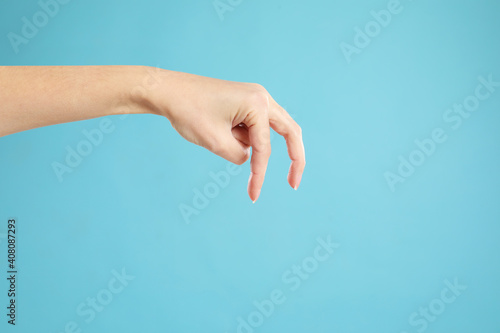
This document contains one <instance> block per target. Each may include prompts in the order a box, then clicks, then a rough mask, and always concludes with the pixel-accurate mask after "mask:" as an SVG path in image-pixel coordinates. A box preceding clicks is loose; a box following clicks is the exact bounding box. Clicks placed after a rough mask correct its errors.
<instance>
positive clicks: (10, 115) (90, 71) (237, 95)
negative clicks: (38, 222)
mask: <svg viewBox="0 0 500 333" xmlns="http://www.w3.org/2000/svg"><path fill="white" fill-rule="evenodd" d="M0 100H1V101H2V106H1V108H0V120H1V121H0V136H5V135H9V134H12V133H16V132H20V131H25V130H29V129H32V128H37V127H42V126H49V125H53V124H60V123H66V122H71V121H78V120H85V119H91V118H97V117H102V116H107V115H117V114H140V113H144V114H146V113H151V114H156V115H159V116H164V117H166V118H168V119H169V121H170V123H171V124H172V126H173V127H174V128H175V129H176V130H177V132H179V134H180V135H182V136H183V137H184V138H185V139H186V140H188V141H190V142H192V143H194V144H197V145H200V146H202V147H204V148H206V149H208V150H210V151H211V152H213V153H214V154H217V155H219V156H221V157H223V158H225V159H226V160H228V161H230V162H233V163H235V164H243V163H245V162H246V161H247V160H248V158H250V155H251V161H250V170H251V172H250V178H249V181H248V194H249V196H250V199H251V200H252V201H253V202H255V201H256V200H257V199H258V197H259V195H260V191H261V188H262V185H263V183H264V176H265V173H266V169H267V164H268V160H269V156H270V154H271V144H270V138H269V135H270V128H273V129H274V130H275V131H276V132H277V133H279V134H280V135H282V136H283V137H284V138H285V140H286V143H287V147H288V154H289V156H290V159H291V160H292V163H291V166H290V170H289V173H288V183H289V184H290V186H291V187H292V188H294V189H297V188H298V186H299V184H300V181H301V178H302V173H303V171H304V167H305V164H306V162H305V152H304V145H303V142H302V131H301V128H300V127H299V125H297V123H296V122H295V121H294V120H293V119H292V118H291V117H290V115H289V114H288V113H287V112H286V111H285V110H284V109H283V108H282V107H281V106H280V105H279V104H278V103H276V101H275V100H274V99H273V98H272V97H271V95H270V94H269V93H268V92H267V90H266V89H265V88H264V87H262V86H261V85H258V84H254V83H241V82H232V81H225V80H219V79H213V78H208V77H203V76H198V75H193V74H187V73H181V72H174V71H169V70H164V69H160V68H154V67H144V66H46V67H45V66H44V67H37V66H23V67H14V66H9V67H5V66H0ZM250 147H251V148H252V149H251V153H250Z"/></svg>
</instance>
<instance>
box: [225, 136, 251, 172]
mask: <svg viewBox="0 0 500 333" xmlns="http://www.w3.org/2000/svg"><path fill="white" fill-rule="evenodd" d="M240 132H242V131H238V130H237V131H234V130H233V131H231V130H229V131H227V130H226V131H223V132H221V133H224V134H223V135H222V138H221V142H222V143H223V144H222V145H223V147H221V148H222V149H220V150H219V151H218V152H217V155H219V156H220V157H222V158H224V159H226V160H228V161H229V162H231V163H234V164H238V165H241V164H243V163H245V162H246V161H247V160H248V159H249V158H250V146H249V145H247V144H246V143H245V137H244V134H243V135H242V134H241V133H240ZM221 133H219V135H221Z"/></svg>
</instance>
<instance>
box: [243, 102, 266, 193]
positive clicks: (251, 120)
mask: <svg viewBox="0 0 500 333" xmlns="http://www.w3.org/2000/svg"><path fill="white" fill-rule="evenodd" d="M244 123H245V125H246V126H247V128H248V137H249V140H250V146H252V157H251V160H250V178H249V179H248V195H249V196H250V199H251V200H252V202H254V203H255V201H257V199H258V198H259V195H260V191H261V189H262V185H263V184H264V177H265V175H266V170H267V163H268V161H269V156H270V155H271V140H270V131H269V118H268V111H267V110H265V111H264V112H250V113H249V115H248V116H247V118H246V119H245V122H244Z"/></svg>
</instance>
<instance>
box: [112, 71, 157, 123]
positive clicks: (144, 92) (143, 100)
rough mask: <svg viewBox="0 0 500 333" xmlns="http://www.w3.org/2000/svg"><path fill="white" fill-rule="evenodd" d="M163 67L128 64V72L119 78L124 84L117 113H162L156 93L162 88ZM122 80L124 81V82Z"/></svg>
mask: <svg viewBox="0 0 500 333" xmlns="http://www.w3.org/2000/svg"><path fill="white" fill-rule="evenodd" d="M162 71H163V70H162V69H161V68H155V67H148V66H127V70H126V71H125V72H126V74H125V76H124V77H120V79H119V80H124V81H123V82H126V84H124V85H122V89H121V90H122V92H121V98H119V100H120V103H119V105H118V106H117V109H116V112H115V113H117V114H125V113H127V114H147V113H151V114H160V110H159V109H158V104H156V102H155V98H154V95H155V94H156V90H159V89H160V84H159V83H160V82H161V78H160V76H161V73H162ZM123 82H122V83H123Z"/></svg>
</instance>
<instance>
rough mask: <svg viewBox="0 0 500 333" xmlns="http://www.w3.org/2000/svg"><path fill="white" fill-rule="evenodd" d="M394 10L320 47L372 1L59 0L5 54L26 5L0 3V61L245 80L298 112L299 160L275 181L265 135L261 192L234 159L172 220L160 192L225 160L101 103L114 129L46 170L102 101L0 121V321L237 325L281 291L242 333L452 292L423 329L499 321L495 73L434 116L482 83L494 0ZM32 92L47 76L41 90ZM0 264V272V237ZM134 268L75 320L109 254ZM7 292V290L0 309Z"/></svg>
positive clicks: (28, 328)
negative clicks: (226, 178)
mask: <svg viewBox="0 0 500 333" xmlns="http://www.w3.org/2000/svg"><path fill="white" fill-rule="evenodd" d="M401 4H402V6H403V7H404V10H403V11H402V12H401V13H400V14H397V15H395V16H394V17H393V18H392V21H391V23H390V24H389V25H388V26H387V27H385V28H383V29H382V31H381V33H380V34H378V35H377V36H376V37H374V38H373V40H372V41H371V43H370V45H368V47H366V48H365V49H363V50H362V51H361V53H360V54H355V55H353V57H352V62H351V63H350V64H348V63H347V61H346V59H345V58H344V55H343V54H342V51H341V49H340V46H339V45H340V43H342V42H346V43H351V44H352V43H353V38H354V34H355V33H354V28H355V27H356V26H359V27H364V25H365V24H366V23H367V22H369V21H370V20H372V18H371V16H370V11H371V10H377V11H378V10H381V9H384V8H386V7H387V1H380V0H377V1H368V0H366V1H326V0H323V1H314V2H307V1H298V0H286V1H285V0H281V1H279V0H268V1H263V0H251V1H250V0H244V1H243V2H242V3H241V4H240V5H238V6H236V8H234V10H233V11H230V12H227V13H226V15H225V18H224V20H223V21H222V20H220V19H219V17H218V15H217V13H216V11H215V9H214V7H213V5H212V2H211V1H210V0H203V1H202V0H191V1H155V0H149V1H141V2H139V1H123V0H121V1H118V0H111V1H95V0H90V1H71V2H69V3H68V4H66V5H64V6H61V8H60V9H59V12H58V13H57V15H55V16H54V17H53V18H51V19H50V21H49V23H48V24H47V25H46V26H45V27H43V28H41V29H40V31H39V32H38V34H37V35H36V36H35V37H34V38H33V39H31V40H30V41H29V43H28V44H27V45H21V46H20V52H19V53H18V54H16V53H15V52H14V51H13V48H12V46H11V44H10V43H9V40H8V38H7V34H8V33H9V32H15V33H17V34H19V33H20V30H21V27H22V21H21V18H22V17H23V16H26V17H28V18H30V17H32V16H33V14H34V13H36V12H37V11H38V10H40V7H39V5H38V4H37V2H36V1H23V2H22V3H15V2H12V1H8V2H5V1H4V3H3V4H2V5H0V6H1V11H0V35H1V38H0V49H1V53H0V63H1V64H3V65H106V64H108V65H111V64H122V65H135V64H138V65H139V64H140V65H150V66H159V67H162V68H167V69H172V70H178V71H185V72H190V73H195V74H200V75H205V76H211V77H217V78H223V79H228V80H235V81H245V82H258V83H261V84H263V85H264V86H265V87H266V88H267V89H268V91H269V92H270V93H271V94H272V95H273V96H274V98H275V99H276V100H277V101H278V102H279V103H281V104H282V105H283V106H284V107H285V108H286V109H287V110H288V111H289V112H290V113H291V114H293V116H294V118H295V119H296V120H297V122H298V123H299V124H300V125H301V126H302V129H303V133H304V142H305V147H306V152H307V163H308V164H307V167H306V172H305V174H304V177H303V181H302V185H301V187H300V189H299V191H297V192H295V191H293V190H292V189H290V187H289V186H288V184H287V182H286V174H287V170H288V164H289V161H288V157H287V155H286V147H285V144H284V141H283V140H282V139H281V138H278V137H275V138H274V139H273V154H272V157H271V160H270V163H269V170H268V173H267V178H266V182H265V185H264V188H263V192H262V195H261V197H260V199H259V201H258V202H257V203H256V204H255V205H252V203H251V201H250V200H249V199H248V197H247V194H246V183H247V179H248V178H247V177H248V174H249V166H248V164H246V165H244V166H243V167H242V170H243V171H242V172H241V173H240V174H239V175H237V176H233V177H231V181H230V184H229V186H227V187H226V188H224V189H222V190H221V191H220V194H219V195H218V196H217V197H215V198H214V199H211V200H210V204H209V206H208V207H207V208H205V209H203V210H201V211H200V214H199V215H198V216H193V217H192V220H191V223H190V224H186V223H185V221H184V220H183V218H182V215H181V213H180V211H179V205H180V204H192V202H191V201H192V199H193V189H195V188H197V189H203V187H204V186H205V185H206V184H208V183H209V182H211V178H210V177H209V172H219V171H221V170H224V169H225V168H226V165H227V162H226V161H224V160H222V159H221V158H219V157H217V156H214V155H212V154H211V153H209V152H207V151H205V150H204V149H202V148H199V147H196V146H194V145H192V144H190V143H188V142H186V141H184V140H183V139H182V138H181V137H180V136H179V135H178V134H177V133H176V132H175V131H174V130H173V129H172V128H171V127H170V124H169V123H168V121H167V120H166V119H163V118H160V117H156V116H139V115H135V116H129V117H127V118H125V119H120V118H119V117H113V118H110V119H111V120H112V122H113V124H114V126H115V127H114V128H115V130H114V131H113V132H112V133H110V134H106V136H105V137H104V141H103V143H102V144H101V145H100V146H98V147H96V148H95V149H94V150H93V152H92V153H91V154H90V155H89V156H87V157H85V158H84V161H83V162H82V164H81V165H79V166H78V167H77V168H75V170H74V171H73V172H72V173H71V174H66V175H64V181H63V182H59V181H58V179H57V177H56V175H55V173H54V171H53V170H52V166H51V164H52V163H53V162H54V161H59V162H63V160H64V157H65V154H66V151H65V147H66V146H68V145H69V146H71V147H73V148H74V147H75V146H76V145H77V144H78V143H79V142H80V141H81V140H82V139H84V136H83V134H82V130H84V129H87V130H91V129H94V128H97V127H98V126H99V123H100V121H101V119H94V120H89V121H83V122H77V123H71V124H64V125H57V126H51V127H47V128H40V129H36V130H32V131H28V132H23V133H18V134H14V135H11V136H8V137H4V138H1V139H0V153H1V156H2V159H1V164H0V220H1V224H0V233H2V232H3V233H5V228H6V224H7V218H8V217H16V218H17V219H18V238H19V239H18V251H19V252H18V260H19V271H20V274H19V280H18V288H19V295H20V296H19V299H18V303H19V308H18V325H17V326H16V327H15V328H12V327H10V325H7V324H6V317H5V314H4V312H6V310H5V306H6V304H7V303H6V302H7V297H6V296H5V294H6V293H5V292H4V291H6V289H7V284H6V280H5V278H2V283H0V288H2V289H1V290H0V292H1V294H2V295H3V296H2V298H0V301H1V302H2V304H1V308H2V309H4V310H2V313H1V315H2V316H1V318H3V319H2V322H1V323H0V327H1V330H2V332H46V333H49V332H50V333H60V332H64V327H65V325H66V323H68V322H70V321H75V322H76V323H77V324H78V325H79V327H80V329H82V331H83V332H88V333H96V332H179V333H181V332H218V333H224V332H236V331H237V317H238V316H242V317H245V318H246V317H247V316H248V314H250V313H251V312H252V311H255V308H254V306H253V304H252V303H253V302H254V301H255V300H257V301H262V300H263V299H265V298H269V295H270V293H271V291H272V290H273V289H280V290H282V291H283V292H284V294H285V296H286V302H285V303H283V304H281V305H278V306H277V307H276V309H275V311H274V313H273V314H272V315H271V316H270V317H269V318H266V319H265V321H264V323H263V324H262V325H261V326H260V327H258V328H256V329H255V332H262V333H265V332H321V333H334V332H360V333H361V332H398V333H399V332H402V331H407V332H408V333H410V332H417V328H421V326H411V325H410V323H409V321H408V320H409V317H410V315H411V314H412V313H413V312H416V311H419V308H420V307H426V306H429V303H430V302H431V301H432V300H434V299H436V298H439V297H440V293H441V290H442V289H443V288H445V287H446V285H445V283H444V281H445V280H446V279H447V280H449V281H450V282H453V280H454V279H455V278H457V279H458V281H459V282H460V283H461V284H463V285H466V286H467V289H466V290H465V291H463V293H462V294H461V295H460V296H459V297H458V298H457V299H456V301H455V302H453V303H452V304H448V305H446V309H445V311H444V312H443V313H442V314H440V315H439V316H437V319H436V320H435V321H434V322H430V323H429V325H428V327H427V330H426V331H427V332H498V330H499V329H500V317H499V316H498V312H499V310H500V300H499V298H500V285H499V281H500V265H499V257H500V242H499V237H500V202H499V201H500V200H499V199H500V176H499V170H500V156H499V148H500V130H499V126H500V89H499V91H497V92H495V93H494V94H492V96H491V97H490V98H489V99H488V100H486V101H484V102H481V105H480V107H479V109H478V110H477V111H476V112H474V113H473V114H472V116H471V117H470V118H468V119H466V120H465V121H464V122H463V124H462V126H461V127H460V128H459V129H457V130H453V129H452V128H451V126H450V124H449V123H446V122H444V121H443V119H442V116H443V113H444V112H445V111H446V109H448V108H449V107H451V106H452V105H453V104H454V103H462V102H463V100H464V98H466V97H467V96H468V95H470V94H472V93H473V92H474V89H475V88H476V86H477V84H478V81H477V77H478V76H480V75H482V76H485V77H487V76H488V75H489V74H492V75H493V78H494V79H495V80H497V81H499V80H500V63H499V59H500V4H499V3H498V2H497V1H493V0H489V1H487V0H480V1H458V2H457V1H451V0H446V1H439V2H435V1H430V0H418V1H413V2H410V1H408V0H406V1H402V2H401ZM48 93H49V92H48ZM436 127H440V128H443V130H444V131H445V132H446V134H447V135H448V140H447V141H446V142H445V143H443V144H440V145H438V147H437V150H436V152H435V153H434V154H433V155H432V156H430V157H429V158H427V159H426V161H425V163H423V165H422V166H420V167H418V168H417V169H416V171H415V173H414V174H413V175H412V176H411V177H409V178H408V179H407V180H406V181H405V182H404V183H402V184H397V185H396V191H395V192H391V191H390V189H389V186H388V185H387V183H386V181H385V179H384V173H385V172H386V171H390V172H396V171H397V167H398V156H399V155H403V156H405V157H408V155H409V154H410V153H411V152H412V151H413V150H414V149H415V148H416V146H415V144H414V140H416V139H419V140H422V139H424V138H428V137H430V134H431V132H432V130H433V129H434V128H436ZM328 235H331V237H332V239H333V240H334V241H335V242H338V243H339V244H340V247H339V248H338V249H336V250H335V252H334V253H333V254H332V255H331V257H330V258H329V259H328V260H327V261H325V262H321V263H320V264H319V267H318V269H317V270H316V271H315V272H314V273H312V274H311V276H310V278H309V279H307V280H305V281H303V283H302V285H301V286H300V288H299V289H298V290H296V291H295V292H292V291H290V289H289V285H288V284H286V283H284V282H283V280H282V274H283V273H284V272H285V271H287V270H288V269H290V267H291V266H292V265H293V264H300V263H301V262H302V260H304V259H305V258H307V257H308V256H310V255H312V253H313V251H314V249H315V247H316V238H317V237H327V236H328ZM0 241H2V243H1V245H0V247H1V249H2V250H1V252H0V263H1V266H0V267H1V269H2V273H1V276H4V274H5V264H6V245H5V239H1V238H0ZM122 268H125V269H126V272H127V273H128V274H130V275H133V276H135V279H134V280H133V281H130V284H129V285H128V286H127V287H126V288H125V289H124V290H123V292H122V293H120V294H118V295H115V298H114V299H113V301H112V302H111V303H110V304H109V305H107V306H106V307H105V309H104V310H103V311H102V312H101V313H97V316H96V317H95V320H93V321H91V322H90V323H86V322H85V320H84V317H82V316H78V315H77V314H76V312H75V311H76V308H77V306H78V305H79V304H80V303H81V302H84V301H85V300H86V298H87V297H95V296H96V294H97V293H98V292H99V291H100V290H102V289H104V288H106V287H107V285H108V282H109V281H110V279H111V278H112V277H113V274H112V273H111V272H112V270H118V271H121V269H122ZM4 305H5V306H4Z"/></svg>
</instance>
